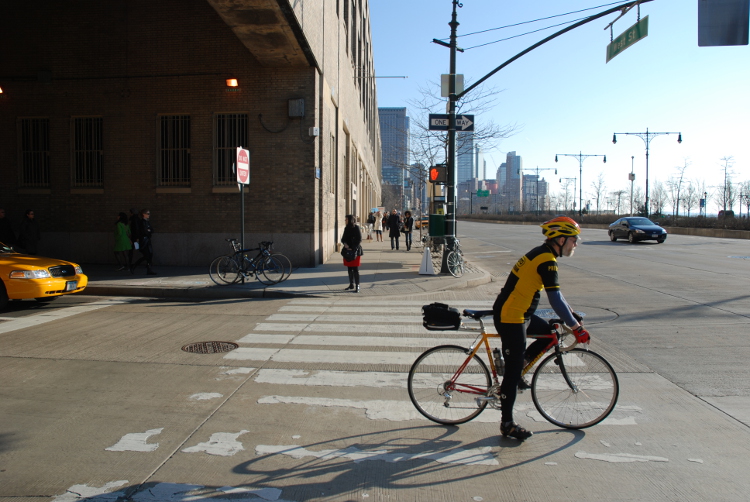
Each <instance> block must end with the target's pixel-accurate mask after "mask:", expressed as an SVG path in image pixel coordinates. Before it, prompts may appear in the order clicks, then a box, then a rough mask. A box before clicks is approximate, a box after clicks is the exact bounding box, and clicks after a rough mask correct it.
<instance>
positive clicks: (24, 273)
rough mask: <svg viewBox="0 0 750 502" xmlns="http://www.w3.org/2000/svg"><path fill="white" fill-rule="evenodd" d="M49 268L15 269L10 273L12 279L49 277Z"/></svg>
mask: <svg viewBox="0 0 750 502" xmlns="http://www.w3.org/2000/svg"><path fill="white" fill-rule="evenodd" d="M50 277H51V276H50V275H49V271H47V270H14V271H13V272H11V273H10V278H11V279H49V278H50Z"/></svg>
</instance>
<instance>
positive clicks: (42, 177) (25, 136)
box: [18, 118, 50, 188]
mask: <svg viewBox="0 0 750 502" xmlns="http://www.w3.org/2000/svg"><path fill="white" fill-rule="evenodd" d="M19 127H20V129H21V131H20V134H19V135H18V137H19V141H20V144H19V150H20V155H19V156H20V159H21V180H20V182H21V186H24V187H45V188H46V187H49V153H50V152H49V119H47V118H25V119H21V120H20V121H19Z"/></svg>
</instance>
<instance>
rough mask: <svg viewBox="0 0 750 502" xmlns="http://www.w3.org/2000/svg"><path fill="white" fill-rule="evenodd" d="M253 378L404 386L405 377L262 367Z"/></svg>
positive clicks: (334, 384)
mask: <svg viewBox="0 0 750 502" xmlns="http://www.w3.org/2000/svg"><path fill="white" fill-rule="evenodd" d="M254 380H255V382H256V383H271V384H276V385H304V386H316V387H318V386H320V387H376V388H385V387H387V388H397V389H405V388H406V377H405V375H404V374H403V373H384V372H380V371H361V372H359V371H305V370H283V369H262V370H260V371H259V372H258V375H257V376H256V377H255V379H254Z"/></svg>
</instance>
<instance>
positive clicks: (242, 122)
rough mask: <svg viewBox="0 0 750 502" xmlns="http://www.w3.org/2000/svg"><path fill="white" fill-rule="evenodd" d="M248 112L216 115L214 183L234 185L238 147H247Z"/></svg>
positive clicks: (235, 181)
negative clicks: (234, 167)
mask: <svg viewBox="0 0 750 502" xmlns="http://www.w3.org/2000/svg"><path fill="white" fill-rule="evenodd" d="M247 128H248V115H247V113H220V114H216V115H215V116H214V185H234V184H236V183H237V174H235V172H234V169H233V166H234V163H235V162H236V158H237V147H239V146H241V147H243V148H247V141H248V134H247Z"/></svg>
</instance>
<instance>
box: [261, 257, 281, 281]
mask: <svg viewBox="0 0 750 502" xmlns="http://www.w3.org/2000/svg"><path fill="white" fill-rule="evenodd" d="M258 268H259V269H260V270H258V271H257V272H256V273H255V275H256V277H257V278H258V280H259V281H260V282H261V283H262V284H265V285H266V286H271V285H273V284H277V283H279V282H281V281H282V280H283V279H284V265H282V264H281V262H280V261H279V260H277V259H276V258H274V257H273V256H266V257H264V258H263V259H262V261H259V262H258Z"/></svg>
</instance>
